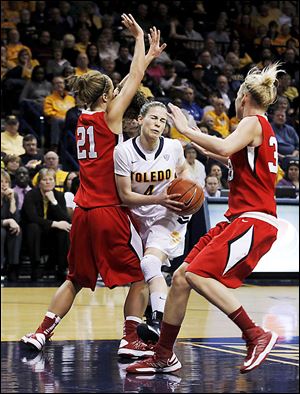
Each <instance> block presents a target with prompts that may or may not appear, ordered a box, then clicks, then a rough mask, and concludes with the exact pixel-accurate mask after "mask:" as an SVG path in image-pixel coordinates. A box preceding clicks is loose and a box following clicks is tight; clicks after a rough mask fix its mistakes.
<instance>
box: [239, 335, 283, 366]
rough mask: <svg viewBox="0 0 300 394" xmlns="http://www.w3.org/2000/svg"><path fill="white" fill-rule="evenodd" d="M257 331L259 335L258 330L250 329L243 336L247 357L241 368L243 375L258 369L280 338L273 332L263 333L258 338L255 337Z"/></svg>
mask: <svg viewBox="0 0 300 394" xmlns="http://www.w3.org/2000/svg"><path fill="white" fill-rule="evenodd" d="M255 331H256V333H257V328H250V329H249V330H247V331H246V336H244V335H243V339H245V340H246V346H247V356H246V358H245V360H244V363H243V365H242V366H241V368H240V372H241V373H247V372H250V371H252V370H253V369H254V368H257V367H258V366H259V365H260V364H261V363H262V362H263V361H264V360H265V358H266V357H267V356H268V354H269V353H270V351H271V350H272V349H273V347H274V346H275V344H276V341H277V338H278V335H277V334H276V333H275V332H272V331H267V332H262V333H261V334H259V335H258V336H255ZM256 335H257V334H256Z"/></svg>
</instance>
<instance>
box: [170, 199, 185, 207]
mask: <svg viewBox="0 0 300 394" xmlns="http://www.w3.org/2000/svg"><path fill="white" fill-rule="evenodd" d="M168 204H169V205H172V207H176V208H183V207H184V203H183V202H180V201H175V200H170V201H168Z"/></svg>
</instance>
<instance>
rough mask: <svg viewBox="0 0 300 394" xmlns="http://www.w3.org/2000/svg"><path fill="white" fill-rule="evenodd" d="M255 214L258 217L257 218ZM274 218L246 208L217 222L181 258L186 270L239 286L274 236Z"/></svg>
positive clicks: (270, 243) (275, 224)
mask: <svg viewBox="0 0 300 394" xmlns="http://www.w3.org/2000/svg"><path fill="white" fill-rule="evenodd" d="M258 218H259V219H258ZM277 231H278V230H277V219H276V218H275V217H273V216H270V215H267V214H264V213H261V212H247V213H244V214H242V215H241V216H239V217H238V218H236V219H234V220H233V221H232V222H225V221H224V222H220V223H218V224H217V225H216V226H215V227H213V228H211V229H210V230H209V232H208V233H207V234H205V235H204V236H203V237H201V238H200V240H199V241H198V243H197V244H196V245H195V246H194V248H193V249H192V250H191V252H190V253H189V254H188V256H187V257H186V258H185V262H186V263H189V266H188V267H187V269H186V271H187V272H192V273H194V274H196V275H199V276H203V277H206V278H214V279H216V280H218V281H219V282H221V283H223V284H224V285H225V286H227V287H230V288H233V289H235V288H237V287H240V286H241V285H242V283H243V281H244V280H245V278H246V277H247V276H249V275H250V274H251V272H252V271H253V269H254V268H255V266H256V265H257V263H258V262H259V260H260V259H261V257H262V256H263V255H264V254H266V253H267V252H268V251H269V250H270V248H271V246H272V244H273V243H274V241H275V240H276V238H277Z"/></svg>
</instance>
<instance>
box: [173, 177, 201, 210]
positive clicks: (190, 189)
mask: <svg viewBox="0 0 300 394" xmlns="http://www.w3.org/2000/svg"><path fill="white" fill-rule="evenodd" d="M167 193H168V194H181V197H179V198H176V201H180V202H183V203H184V208H183V209H182V211H181V212H180V215H192V214H193V213H195V212H197V211H199V209H200V208H201V207H202V204H203V201H204V192H203V189H202V187H201V186H200V185H198V184H197V183H196V182H194V181H192V180H189V179H183V178H175V179H174V180H173V181H172V182H171V183H170V185H169V187H168V190H167Z"/></svg>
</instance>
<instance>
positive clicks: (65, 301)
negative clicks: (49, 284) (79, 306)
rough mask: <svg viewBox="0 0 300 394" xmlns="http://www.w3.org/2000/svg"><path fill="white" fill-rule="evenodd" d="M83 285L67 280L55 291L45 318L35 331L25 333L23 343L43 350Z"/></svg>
mask: <svg viewBox="0 0 300 394" xmlns="http://www.w3.org/2000/svg"><path fill="white" fill-rule="evenodd" d="M80 290H81V286H78V285H76V284H74V283H72V282H71V281H69V280H66V281H65V282H64V283H63V284H62V285H61V286H60V287H59V288H58V289H57V290H56V292H55V294H54V296H53V298H52V300H51V302H50V305H49V308H48V311H47V313H46V315H45V317H44V320H43V321H42V323H41V324H40V326H39V327H38V329H37V330H36V331H35V333H30V334H27V335H24V336H23V337H22V339H21V341H22V342H23V343H25V344H26V345H28V346H30V347H31V348H33V349H34V350H39V351H40V350H42V348H43V347H44V345H45V343H46V341H47V340H48V339H50V337H51V336H52V335H53V330H54V329H55V327H56V326H57V325H58V323H59V322H60V320H61V319H62V318H63V317H64V316H65V315H66V314H67V313H68V312H69V310H70V308H71V306H72V305H73V302H74V299H75V297H76V295H77V293H78V292H79V291H80Z"/></svg>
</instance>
